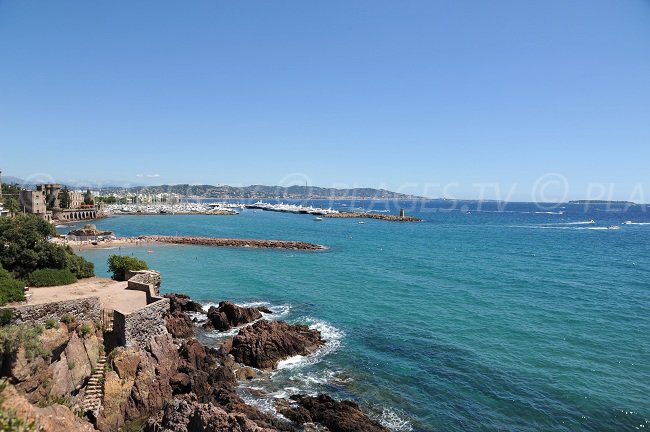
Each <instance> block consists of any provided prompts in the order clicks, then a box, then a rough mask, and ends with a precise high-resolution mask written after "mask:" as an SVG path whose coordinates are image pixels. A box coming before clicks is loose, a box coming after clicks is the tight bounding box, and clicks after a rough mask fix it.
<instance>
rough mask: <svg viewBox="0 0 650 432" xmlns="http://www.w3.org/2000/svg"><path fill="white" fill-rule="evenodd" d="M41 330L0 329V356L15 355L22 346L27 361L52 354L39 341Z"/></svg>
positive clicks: (33, 327)
mask: <svg viewBox="0 0 650 432" xmlns="http://www.w3.org/2000/svg"><path fill="white" fill-rule="evenodd" d="M43 330H44V329H43V326H40V325H30V324H18V325H8V326H4V327H0V354H2V355H6V354H11V353H15V352H16V351H18V348H19V347H20V346H23V347H25V356H26V357H27V359H28V360H29V361H31V360H33V358H34V356H40V357H44V358H46V357H49V356H50V355H51V354H52V353H49V352H47V351H45V350H44V349H43V346H42V344H41V341H40V340H39V336H40V335H41V334H42V333H43ZM0 430H1V429H0Z"/></svg>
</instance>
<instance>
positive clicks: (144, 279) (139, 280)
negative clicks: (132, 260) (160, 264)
mask: <svg viewBox="0 0 650 432" xmlns="http://www.w3.org/2000/svg"><path fill="white" fill-rule="evenodd" d="M125 276H126V280H127V281H128V286H127V289H134V290H139V291H144V292H149V293H150V294H151V295H152V296H159V295H160V282H161V280H160V273H159V272H157V271H154V270H136V271H132V270H127V272H126V274H125ZM147 285H150V286H151V287H147ZM147 303H149V297H148V296H147Z"/></svg>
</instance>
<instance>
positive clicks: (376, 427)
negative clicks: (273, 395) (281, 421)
mask: <svg viewBox="0 0 650 432" xmlns="http://www.w3.org/2000/svg"><path fill="white" fill-rule="evenodd" d="M291 400H292V401H295V402H296V403H297V406H291V405H290V404H286V403H285V404H282V403H280V404H278V405H279V406H278V410H279V412H280V413H281V414H282V415H284V416H285V417H287V418H288V419H290V420H292V421H293V422H295V423H298V424H302V423H312V422H316V423H320V424H321V425H323V426H325V427H327V428H328V429H329V430H330V431H331V432H388V429H386V428H385V427H383V426H382V425H381V424H379V423H377V422H376V421H373V420H371V419H370V418H368V416H366V415H365V414H364V413H363V412H362V411H361V409H360V408H359V405H357V404H356V403H354V402H352V401H337V400H334V399H332V398H331V397H330V396H328V395H324V394H322V395H320V396H317V397H314V396H305V395H294V396H291Z"/></svg>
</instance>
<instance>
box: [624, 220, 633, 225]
mask: <svg viewBox="0 0 650 432" xmlns="http://www.w3.org/2000/svg"><path fill="white" fill-rule="evenodd" d="M623 225H632V221H625V222H623Z"/></svg>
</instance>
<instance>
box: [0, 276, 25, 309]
mask: <svg viewBox="0 0 650 432" xmlns="http://www.w3.org/2000/svg"><path fill="white" fill-rule="evenodd" d="M24 288H25V284H24V283H22V282H20V281H17V280H16V279H14V278H13V277H12V276H11V273H9V272H8V271H7V270H5V269H3V268H2V267H0V306H2V305H4V304H7V303H11V302H16V301H24V300H25V289H24Z"/></svg>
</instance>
